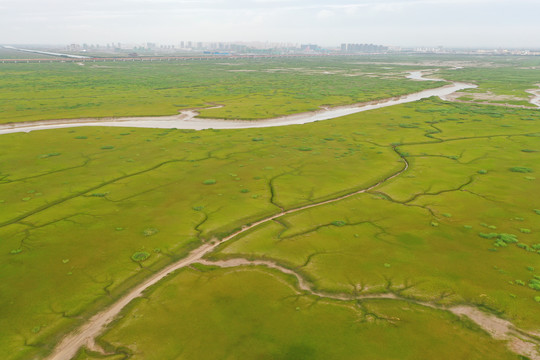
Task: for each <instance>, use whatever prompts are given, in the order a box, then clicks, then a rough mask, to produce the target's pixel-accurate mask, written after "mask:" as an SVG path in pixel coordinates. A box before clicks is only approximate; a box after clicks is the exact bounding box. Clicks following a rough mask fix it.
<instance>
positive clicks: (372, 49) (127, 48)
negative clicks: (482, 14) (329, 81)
mask: <svg viewBox="0 0 540 360" xmlns="http://www.w3.org/2000/svg"><path fill="white" fill-rule="evenodd" d="M62 50H65V51H68V52H69V53H72V54H77V53H79V54H81V55H84V53H90V52H91V53H122V52H124V53H126V54H129V55H131V56H137V55H141V56H148V55H162V54H163V55H173V54H185V53H201V54H220V55H221V54H225V55H227V54H277V55H280V54H283V55H285V54H384V53H415V54H472V55H537V56H538V55H540V49H536V50H534V49H530V50H527V49H451V48H445V47H443V46H438V47H409V48H406V47H392V46H384V45H377V44H359V43H358V44H356V43H355V44H353V43H343V44H341V46H340V47H324V46H320V45H318V44H310V43H309V44H291V43H273V42H260V41H259V42H257V41H253V42H202V41H180V42H178V43H177V44H174V45H162V44H157V43H153V42H147V43H143V44H122V43H114V42H113V43H108V44H106V45H99V44H82V45H81V44H70V45H68V46H67V47H66V48H65V49H62Z"/></svg>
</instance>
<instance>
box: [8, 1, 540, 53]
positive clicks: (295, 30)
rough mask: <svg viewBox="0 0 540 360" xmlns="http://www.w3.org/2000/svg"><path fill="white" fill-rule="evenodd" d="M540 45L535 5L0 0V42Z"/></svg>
mask: <svg viewBox="0 0 540 360" xmlns="http://www.w3.org/2000/svg"><path fill="white" fill-rule="evenodd" d="M182 40H184V41H188V40H191V41H255V40H259V41H271V42H291V43H306V42H314V43H318V44H322V45H339V44H340V43H342V42H352V43H376V44H384V45H401V46H438V45H443V46H451V47H458V46H464V47H480V46H482V47H536V48H540V0H356V1H352V0H88V1H82V0H0V44H65V43H92V44H95V43H99V44H106V43H112V42H122V43H144V42H157V43H159V44H178V43H179V42H180V41H182Z"/></svg>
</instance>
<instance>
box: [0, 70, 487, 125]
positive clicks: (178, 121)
mask: <svg viewBox="0 0 540 360" xmlns="http://www.w3.org/2000/svg"><path fill="white" fill-rule="evenodd" d="M408 78H409V79H412V80H417V81H444V80H440V79H427V78H424V77H423V76H422V72H421V71H413V72H411V73H410V75H409V76H408ZM475 87H476V85H473V84H467V83H462V82H454V83H452V84H450V85H446V86H442V87H438V88H435V89H428V90H423V91H420V92H416V93H412V94H408V95H403V96H399V97H394V98H389V99H383V100H378V101H370V102H367V103H361V104H353V105H346V106H338V107H333V108H324V109H321V110H317V111H312V112H305V113H300V114H294V115H287V116H280V117H276V118H272V119H261V120H224V119H205V118H199V117H196V116H197V115H198V114H199V113H198V112H197V111H195V110H183V111H181V112H180V114H178V115H170V116H154V117H117V118H105V119H91V118H86V119H60V120H43V121H32V122H21V123H11V124H1V125H0V135H1V134H10V133H16V132H30V131H35V130H47V129H58V128H69V127H82V126H118V127H141V128H161V129H172V128H176V129H192V130H204V129H246V128H262V127H273V126H285V125H299V124H306V123H310V122H315V121H322V120H329V119H334V118H338V117H341V116H346V115H351V114H356V113H359V112H362V111H367V110H373V109H379V108H383V107H388V106H394V105H398V104H405V103H409V102H414V101H418V100H421V99H425V98H429V97H432V96H437V97H440V98H444V97H445V96H446V95H449V94H452V93H454V92H456V91H460V90H464V89H471V88H475Z"/></svg>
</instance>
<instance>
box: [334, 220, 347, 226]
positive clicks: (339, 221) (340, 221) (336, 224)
mask: <svg viewBox="0 0 540 360" xmlns="http://www.w3.org/2000/svg"><path fill="white" fill-rule="evenodd" d="M332 225H334V226H345V225H347V223H346V222H345V221H343V220H335V221H332Z"/></svg>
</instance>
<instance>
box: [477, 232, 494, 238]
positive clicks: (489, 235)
mask: <svg viewBox="0 0 540 360" xmlns="http://www.w3.org/2000/svg"><path fill="white" fill-rule="evenodd" d="M478 235H479V236H480V237H483V238H484V239H493V238H496V237H497V236H499V234H497V233H489V234H486V233H479V234H478Z"/></svg>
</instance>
